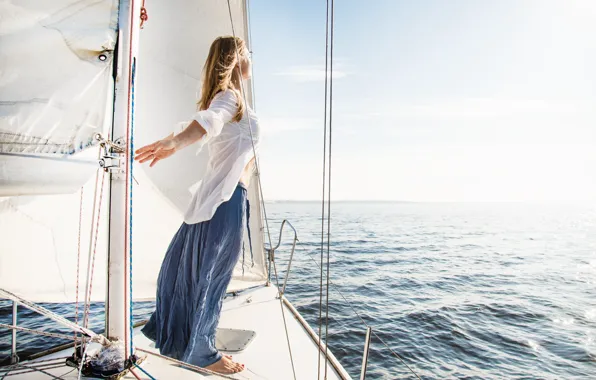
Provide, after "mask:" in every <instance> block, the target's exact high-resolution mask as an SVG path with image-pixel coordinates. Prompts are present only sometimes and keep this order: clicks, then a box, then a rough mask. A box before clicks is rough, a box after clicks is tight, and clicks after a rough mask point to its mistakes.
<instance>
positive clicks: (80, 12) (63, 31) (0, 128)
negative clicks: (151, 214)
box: [0, 0, 118, 195]
mask: <svg viewBox="0 0 596 380" xmlns="http://www.w3.org/2000/svg"><path fill="white" fill-rule="evenodd" d="M117 16H118V1H117V0H82V1H81V0H53V1H27V2H25V1H2V2H0V20H1V21H0V46H1V49H0V156H1V157H0V169H1V170H0V188H1V189H2V190H1V191H0V193H1V194H2V195H12V194H24V193H43V192H46V193H54V192H63V191H73V190H75V189H76V188H77V187H79V186H80V185H82V184H83V183H85V182H86V180H87V179H88V178H89V177H90V176H91V175H92V173H93V168H92V167H90V166H81V165H79V166H73V165H71V163H65V162H63V160H65V159H67V158H68V157H66V156H68V155H72V154H74V153H75V152H79V151H81V150H84V149H85V148H87V147H88V146H90V145H92V144H93V143H94V136H95V134H97V133H102V132H104V130H105V127H106V123H105V122H106V116H108V115H109V108H110V101H109V100H111V92H112V51H113V49H114V46H115V43H116V31H117V21H118V18H117ZM6 153H13V154H15V153H16V154H21V156H19V157H18V158H16V157H15V156H9V155H6ZM26 155H42V156H44V157H49V158H52V159H51V160H47V161H46V162H44V163H41V162H40V161H39V159H37V158H35V160H37V161H31V160H34V159H27V158H26ZM56 158H60V159H62V160H56ZM41 168H43V174H44V175H39V174H40V173H39V172H40V170H42V169H41ZM71 171H72V172H73V173H72V174H73V175H72V176H71V175H69V174H70V173H71ZM75 178H76V180H75ZM72 185H76V186H74V188H73V186H72Z"/></svg>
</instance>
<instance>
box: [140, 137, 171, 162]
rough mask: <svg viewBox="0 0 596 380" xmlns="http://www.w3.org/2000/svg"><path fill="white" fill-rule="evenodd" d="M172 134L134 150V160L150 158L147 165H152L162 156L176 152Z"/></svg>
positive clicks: (165, 156)
mask: <svg viewBox="0 0 596 380" xmlns="http://www.w3.org/2000/svg"><path fill="white" fill-rule="evenodd" d="M172 137H173V135H170V136H168V137H166V138H165V139H162V140H159V141H156V142H154V143H153V144H149V145H145V146H144V147H142V148H139V149H137V150H136V151H135V155H136V156H135V160H136V161H139V162H140V163H143V162H147V161H150V160H151V164H149V167H152V166H153V165H155V164H156V163H157V162H159V161H161V160H163V159H164V158H168V157H170V156H171V155H172V154H174V153H176V151H177V149H176V143H175V141H174V140H173V139H172Z"/></svg>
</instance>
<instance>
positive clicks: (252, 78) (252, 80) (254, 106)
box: [245, 0, 257, 111]
mask: <svg viewBox="0 0 596 380" xmlns="http://www.w3.org/2000/svg"><path fill="white" fill-rule="evenodd" d="M245 4H246V17H247V24H248V27H247V29H248V46H250V59H251V61H254V60H253V57H254V55H253V51H252V28H251V27H250V26H251V22H250V0H246V3H245ZM253 66H254V62H253V64H252V65H251V66H250V90H251V93H252V109H253V110H255V111H256V110H257V95H256V93H255V72H254V70H253Z"/></svg>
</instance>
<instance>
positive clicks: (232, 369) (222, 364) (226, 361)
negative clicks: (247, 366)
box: [205, 355, 244, 373]
mask: <svg viewBox="0 0 596 380" xmlns="http://www.w3.org/2000/svg"><path fill="white" fill-rule="evenodd" d="M205 368H206V369H208V370H210V371H213V372H217V373H236V372H240V371H243V370H244V364H240V363H236V362H233V361H232V359H231V358H230V357H229V355H225V356H222V357H221V359H219V361H217V362H215V363H213V364H211V365H208V366H207V367H205Z"/></svg>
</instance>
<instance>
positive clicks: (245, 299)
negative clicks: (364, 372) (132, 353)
mask: <svg viewBox="0 0 596 380" xmlns="http://www.w3.org/2000/svg"><path fill="white" fill-rule="evenodd" d="M276 294H277V288H276V287H275V286H270V287H266V286H260V287H258V288H254V289H250V290H246V291H244V292H242V293H240V294H239V295H237V296H234V297H228V298H227V299H226V300H224V305H223V310H222V315H221V320H220V323H219V327H220V328H231V329H241V330H252V331H255V332H256V335H255V337H254V339H253V340H252V341H251V342H250V343H249V345H248V346H247V347H246V349H245V350H243V351H242V352H233V353H229V354H231V355H232V356H233V359H234V360H235V361H237V362H240V363H243V364H245V366H246V369H245V370H244V371H242V372H240V373H237V374H234V375H226V376H225V377H223V376H218V375H209V374H204V373H199V372H197V371H195V370H192V369H189V368H184V367H181V366H180V365H178V364H176V363H174V362H172V361H170V360H167V359H163V358H160V357H158V356H155V355H151V354H145V355H146V358H145V360H144V361H143V362H142V364H141V368H143V370H145V371H146V372H147V373H148V374H149V375H151V376H152V377H153V378H154V379H158V380H163V379H165V380H170V379H176V380H186V379H189V380H191V379H192V380H197V379H203V378H204V379H219V378H233V379H268V380H273V379H276V380H278V379H294V375H293V371H292V362H291V360H290V354H289V350H288V341H287V339H286V332H285V331H286V330H285V328H284V322H283V316H282V306H280V300H279V299H277V298H276ZM283 310H284V314H285V320H286V323H287V331H288V337H289V341H290V347H291V350H292V357H293V361H294V369H295V371H296V377H295V378H296V379H304V380H312V379H316V378H317V377H318V376H317V367H318V355H320V357H321V374H323V371H324V363H325V357H324V352H322V351H321V350H318V348H317V343H316V341H315V339H313V336H314V333H313V332H312V330H310V328H309V327H305V326H303V325H302V324H301V322H300V318H301V317H300V316H299V314H296V315H295V314H294V313H293V306H291V304H290V303H289V302H288V301H287V300H286V301H284V303H283ZM309 330H310V331H309ZM133 339H134V343H135V347H137V348H141V349H143V350H147V351H151V352H158V351H157V350H156V349H155V346H154V345H153V342H151V341H150V340H149V339H147V338H146V337H145V336H144V335H143V334H142V333H141V332H140V328H136V329H135V330H134V338H133ZM222 352H225V351H222ZM71 354H72V349H69V350H64V351H61V352H57V353H54V354H51V355H47V356H44V357H42V358H39V359H36V360H32V361H29V362H23V363H22V364H23V365H25V366H32V365H35V366H36V367H37V365H36V364H34V363H36V362H39V361H41V360H48V359H57V358H63V357H66V356H70V355H71ZM140 354H142V353H140ZM328 357H329V360H328V364H327V366H328V367H327V379H329V380H332V379H349V378H350V377H349V375H348V374H347V372H346V371H345V370H344V369H343V368H341V366H340V365H339V364H337V360H336V359H335V357H334V356H333V354H331V352H328ZM49 363H51V362H49ZM57 363H60V361H57ZM21 368H22V367H21ZM39 368H41V367H39ZM21 371H25V369H24V368H23V369H19V370H14V371H12V372H9V373H6V372H5V371H2V370H0V377H2V376H3V375H9V376H10V378H14V379H23V380H29V379H46V378H47V379H56V378H58V379H77V378H78V371H76V370H73V369H72V368H70V367H66V366H62V367H58V368H48V369H43V372H41V371H39V370H36V371H34V372H29V373H22V374H17V373H19V372H21ZM135 374H136V375H137V376H138V378H140V379H151V377H149V376H148V375H146V374H145V373H143V372H142V371H140V370H139V369H135V370H134V374H132V373H130V372H129V373H128V374H127V375H126V376H125V377H123V378H124V379H136V377H135V376H134V375H135ZM13 375H14V376H13ZM321 378H323V376H321Z"/></svg>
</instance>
